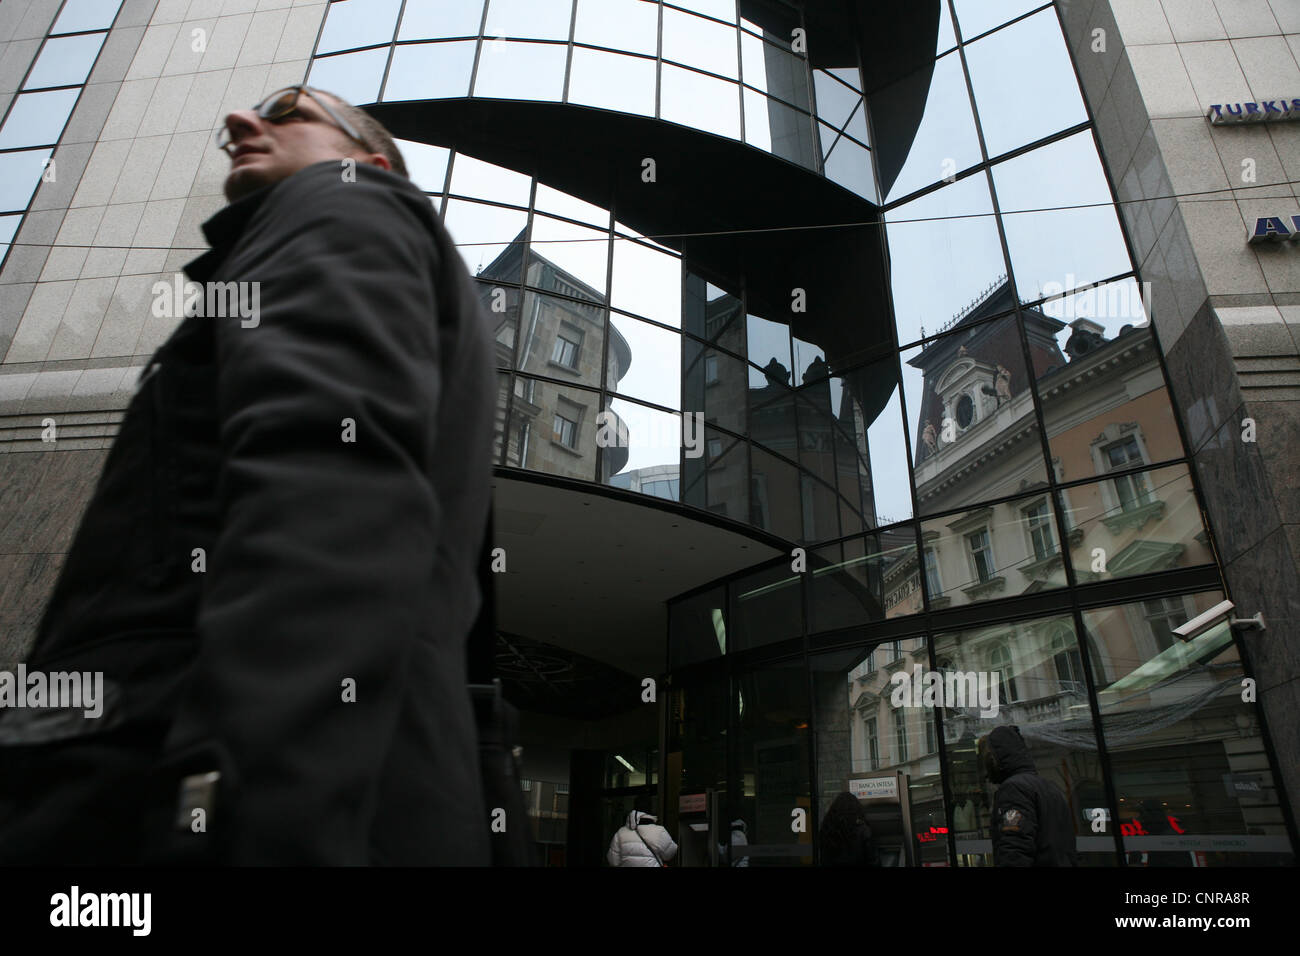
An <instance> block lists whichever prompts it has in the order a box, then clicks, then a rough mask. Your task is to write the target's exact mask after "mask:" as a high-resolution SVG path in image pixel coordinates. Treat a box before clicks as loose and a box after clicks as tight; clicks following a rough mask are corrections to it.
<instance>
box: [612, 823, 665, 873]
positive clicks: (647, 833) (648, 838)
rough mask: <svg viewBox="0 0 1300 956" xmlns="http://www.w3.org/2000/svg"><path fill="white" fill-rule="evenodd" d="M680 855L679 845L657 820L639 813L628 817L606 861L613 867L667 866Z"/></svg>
mask: <svg viewBox="0 0 1300 956" xmlns="http://www.w3.org/2000/svg"><path fill="white" fill-rule="evenodd" d="M676 855H677V844H676V843H674V842H673V838H672V837H670V836H669V835H668V831H667V830H665V829H664V828H663V827H661V826H659V824H657V823H655V818H654V817H652V816H651V815H650V814H648V813H643V812H642V811H640V810H633V811H632V812H631V813H629V814H628V815H627V823H626V824H625V825H624V826H621V827H619V828H618V830H616V831H615V833H614V837H613V839H611V840H610V841H609V852H608V853H606V854H605V859H606V860H608V861H609V865H610V866H664V865H665V864H666V863H667V862H668V861H669V860H671V859H672V858H673V857H675V856H676Z"/></svg>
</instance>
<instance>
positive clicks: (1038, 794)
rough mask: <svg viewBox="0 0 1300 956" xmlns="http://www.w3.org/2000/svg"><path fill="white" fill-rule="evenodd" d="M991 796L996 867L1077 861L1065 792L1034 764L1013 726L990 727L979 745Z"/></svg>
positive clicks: (1070, 863)
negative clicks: (994, 790) (992, 789)
mask: <svg viewBox="0 0 1300 956" xmlns="http://www.w3.org/2000/svg"><path fill="white" fill-rule="evenodd" d="M978 750H979V756H980V759H981V760H982V761H983V764H984V772H985V774H986V775H987V776H988V778H989V780H990V781H992V782H993V783H996V784H998V789H997V793H995V794H994V796H993V863H994V865H995V866H1078V865H1079V860H1078V854H1077V853H1076V852H1075V836H1074V827H1073V826H1072V825H1071V822H1070V820H1071V818H1070V807H1069V804H1068V803H1066V800H1065V794H1063V793H1062V792H1061V788H1060V787H1057V786H1056V785H1055V784H1053V783H1051V782H1049V781H1047V780H1044V779H1043V778H1042V777H1040V776H1039V775H1038V771H1037V770H1036V769H1035V768H1034V760H1033V758H1032V757H1030V756H1029V748H1028V747H1026V746H1025V741H1024V739H1023V738H1022V737H1021V736H1020V730H1019V728H1017V727H1011V726H1004V727H995V728H993V730H992V731H991V732H990V733H989V734H988V735H987V736H985V737H981V738H980V741H979V745H978Z"/></svg>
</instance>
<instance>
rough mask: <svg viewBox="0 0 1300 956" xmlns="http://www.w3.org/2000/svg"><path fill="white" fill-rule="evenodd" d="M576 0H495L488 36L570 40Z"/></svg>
mask: <svg viewBox="0 0 1300 956" xmlns="http://www.w3.org/2000/svg"><path fill="white" fill-rule="evenodd" d="M572 11H573V0H491V2H490V3H489V4H488V16H487V26H486V28H485V30H484V36H489V37H522V38H526V39H534V40H567V39H568V38H569V20H570V18H571V15H572Z"/></svg>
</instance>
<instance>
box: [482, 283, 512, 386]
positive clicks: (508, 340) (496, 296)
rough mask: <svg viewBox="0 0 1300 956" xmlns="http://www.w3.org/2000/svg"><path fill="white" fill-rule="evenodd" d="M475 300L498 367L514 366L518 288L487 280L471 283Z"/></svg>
mask: <svg viewBox="0 0 1300 956" xmlns="http://www.w3.org/2000/svg"><path fill="white" fill-rule="evenodd" d="M475 289H476V291H477V292H478V300H479V303H480V304H481V305H482V306H483V313H484V315H486V316H487V319H488V328H489V329H490V330H491V332H492V341H493V346H494V348H495V354H496V365H497V367H498V368H503V369H512V368H514V367H515V348H516V344H517V342H518V338H519V299H520V295H519V290H518V289H516V288H514V287H513V286H507V285H501V284H498V283H494V282H491V281H479V282H476V283H475Z"/></svg>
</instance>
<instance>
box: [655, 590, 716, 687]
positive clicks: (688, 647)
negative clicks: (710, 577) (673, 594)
mask: <svg viewBox="0 0 1300 956" xmlns="http://www.w3.org/2000/svg"><path fill="white" fill-rule="evenodd" d="M726 607H727V599H726V592H725V591H724V590H723V589H722V588H720V587H719V588H713V589H712V590H710V591H707V592H705V593H704V594H697V595H695V596H694V597H689V598H685V599H683V600H681V601H677V602H676V603H674V604H670V605H669V606H668V633H669V641H668V644H669V653H670V655H671V657H672V666H673V667H681V666H683V665H685V664H694V663H696V662H697V661H707V660H710V659H712V658H715V657H721V656H722V655H723V654H724V653H725V652H726V650H727V624H726V617H727V615H726Z"/></svg>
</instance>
